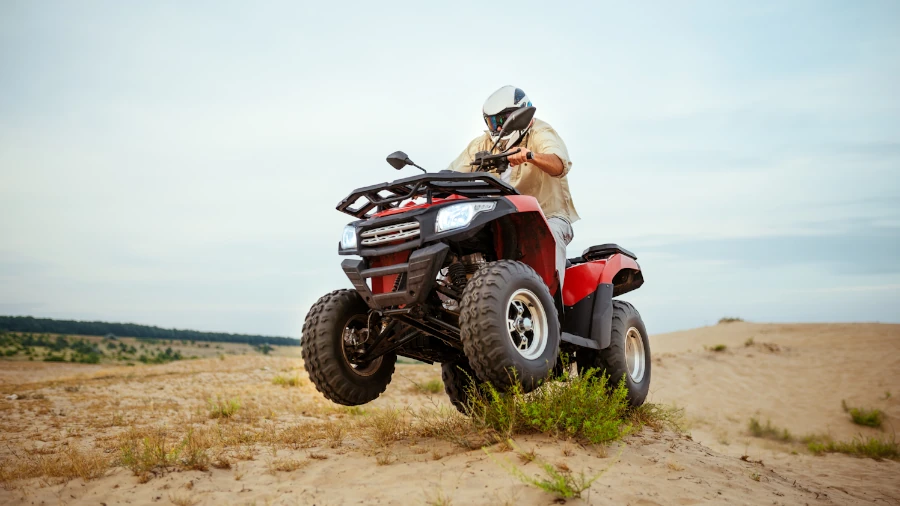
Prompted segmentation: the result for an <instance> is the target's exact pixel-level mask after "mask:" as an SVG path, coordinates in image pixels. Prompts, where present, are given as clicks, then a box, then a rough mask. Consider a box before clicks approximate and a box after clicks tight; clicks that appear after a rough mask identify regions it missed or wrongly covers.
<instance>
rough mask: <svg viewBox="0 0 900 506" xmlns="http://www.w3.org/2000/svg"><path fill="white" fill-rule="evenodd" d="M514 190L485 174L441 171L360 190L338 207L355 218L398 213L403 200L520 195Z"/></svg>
mask: <svg viewBox="0 0 900 506" xmlns="http://www.w3.org/2000/svg"><path fill="white" fill-rule="evenodd" d="M518 194H519V192H518V191H516V189H515V188H513V187H512V186H510V185H508V184H506V183H504V182H503V181H501V180H499V179H497V178H496V177H494V176H492V175H489V174H485V173H483V172H456V171H449V170H445V171H441V172H436V173H429V174H422V175H419V176H413V177H407V178H404V179H398V180H396V181H393V182H391V183H381V184H376V185H372V186H366V187H363V188H357V189H356V190H354V191H353V193H351V194H350V195H349V196H347V197H346V198H345V199H343V200H341V201H340V202H339V203H338V205H337V210H338V211H341V212H343V213H347V214H349V215H351V216H355V217H356V218H360V219H363V218H366V217H367V216H369V215H371V214H374V213H380V212H382V211H387V210H389V209H395V208H397V207H399V206H400V203H401V202H403V201H404V200H408V199H415V198H417V197H421V196H423V195H424V196H425V197H426V198H428V200H429V201H430V200H431V198H432V197H439V198H440V197H449V196H450V195H459V196H461V197H466V198H478V197H499V196H503V195H518Z"/></svg>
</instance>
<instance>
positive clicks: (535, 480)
mask: <svg viewBox="0 0 900 506" xmlns="http://www.w3.org/2000/svg"><path fill="white" fill-rule="evenodd" d="M507 444H508V445H509V446H510V447H512V448H513V449H515V450H516V451H517V452H518V453H519V454H522V452H521V450H519V448H518V447H516V445H515V443H513V441H512V440H507ZM484 452H485V453H486V454H487V455H488V457H490V458H491V460H494V461H495V462H497V463H498V464H499V465H500V466H501V467H502V468H504V469H505V470H506V471H507V472H509V473H510V474H512V475H513V476H514V477H516V478H517V479H519V480H520V481H521V482H522V483H525V484H528V485H532V486H534V487H537V488H539V489H541V490H543V491H544V492H547V493H550V494H553V495H554V496H556V498H557V500H559V501H563V502H564V501H566V500H568V499H576V498H579V497H581V494H582V492H584V491H585V490H588V489H590V488H591V485H592V484H593V483H594V482H595V481H597V479H598V478H600V476H602V475H603V473H604V472H606V470H605V469H604V470H603V471H600V472H599V473H597V474H596V475H594V476H588V475H586V474H585V473H584V471H582V472H579V473H578V474H576V473H574V472H573V471H572V470H570V469H569V468H568V467H567V466H565V465H564V464H563V465H560V466H554V465H552V464H549V463H547V462H543V461H541V460H539V459H536V458H534V459H532V460H535V461H536V462H537V463H538V465H539V466H540V468H541V471H542V474H541V475H539V476H529V475H527V474H525V472H523V471H522V469H520V468H519V467H518V466H516V465H515V464H511V463H509V462H505V461H499V460H497V459H495V458H494V456H493V455H492V454H491V453H490V452H488V450H487V448H484Z"/></svg>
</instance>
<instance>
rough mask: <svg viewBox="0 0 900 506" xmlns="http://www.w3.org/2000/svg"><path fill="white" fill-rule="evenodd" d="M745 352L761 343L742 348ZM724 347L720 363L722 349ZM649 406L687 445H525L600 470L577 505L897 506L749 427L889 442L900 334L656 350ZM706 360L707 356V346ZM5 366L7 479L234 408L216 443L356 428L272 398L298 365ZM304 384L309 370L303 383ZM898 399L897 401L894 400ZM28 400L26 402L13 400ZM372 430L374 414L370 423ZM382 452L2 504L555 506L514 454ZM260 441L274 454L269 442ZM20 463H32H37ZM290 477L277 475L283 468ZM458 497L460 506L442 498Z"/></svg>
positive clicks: (847, 460) (243, 457) (820, 460)
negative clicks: (874, 418)
mask: <svg viewBox="0 0 900 506" xmlns="http://www.w3.org/2000/svg"><path fill="white" fill-rule="evenodd" d="M750 338H752V339H753V342H752V344H749V345H747V344H746V343H747V342H748V340H749V339H750ZM720 344H724V345H725V346H726V348H725V350H724V351H712V348H713V347H714V346H716V345H720ZM651 346H652V349H653V352H654V355H655V359H654V363H653V380H652V384H651V400H652V401H653V402H659V403H667V404H672V403H674V404H676V405H677V406H679V407H682V408H684V409H685V414H686V419H687V422H688V430H687V432H686V433H685V434H676V433H674V432H670V431H664V432H655V431H653V430H650V429H646V430H644V431H643V432H641V433H639V434H636V435H633V436H629V437H627V438H626V439H625V440H624V442H623V443H621V444H614V445H612V446H610V447H602V446H601V447H598V446H581V445H578V444H576V443H574V442H564V441H559V440H557V439H554V438H551V437H549V436H525V437H517V438H516V440H515V444H516V445H518V446H519V447H520V448H521V449H522V450H524V451H530V450H534V452H535V455H536V456H537V457H538V459H537V461H544V462H548V463H551V464H555V465H564V466H565V467H567V468H569V469H571V470H572V471H574V472H582V471H583V472H584V473H586V474H587V475H591V476H593V475H596V474H598V473H600V472H601V471H604V473H603V474H602V475H601V476H600V477H599V478H598V479H597V480H596V481H595V482H594V483H593V485H592V486H591V488H590V489H589V490H588V491H587V492H585V494H584V496H583V497H582V498H581V499H573V500H570V501H569V503H570V504H635V505H637V504H643V505H652V504H866V503H878V504H881V503H883V504H900V463H898V462H895V461H875V460H872V459H867V458H855V457H850V456H846V455H839V454H829V455H826V456H813V455H811V454H810V453H809V452H808V451H807V450H806V449H805V446H804V445H803V444H802V443H800V442H781V441H772V440H768V439H761V438H757V437H752V436H750V435H749V433H748V430H747V427H748V422H749V420H750V418H751V417H756V418H758V419H760V420H761V421H766V420H770V421H771V423H772V425H773V426H776V427H778V428H785V429H787V430H789V431H790V432H791V433H792V434H794V435H796V436H797V438H799V437H801V436H803V435H807V434H824V433H827V434H829V435H830V436H831V437H833V438H835V439H841V440H844V439H849V438H852V437H853V436H855V435H858V434H862V435H865V436H868V435H877V436H878V437H891V435H892V434H893V432H894V424H895V423H896V420H897V419H898V417H900V403H898V400H897V399H898V397H900V374H898V371H900V354H898V353H897V352H898V351H900V325H877V324H861V325H805V324H804V325H763V324H749V323H732V324H724V325H716V326H712V327H707V328H701V329H695V330H691V331H686V332H677V333H672V334H660V335H654V336H652V337H651ZM704 346H705V347H706V348H708V349H704ZM8 364H9V363H8V362H0V370H2V373H0V393H2V394H3V397H2V399H0V429H2V441H0V443H2V444H0V447H2V449H0V458H2V459H3V464H4V466H5V467H6V468H10V466H13V465H14V464H16V463H17V462H18V461H21V460H23V459H25V458H26V456H27V455H28V452H27V451H30V452H31V455H34V454H38V453H41V452H43V453H46V454H48V455H52V454H54V452H56V453H57V454H60V455H69V454H66V453H65V452H66V451H67V450H66V449H67V448H75V447H78V448H88V449H95V450H96V451H97V452H98V454H99V455H100V456H104V455H105V456H106V458H108V459H114V458H117V457H118V456H119V455H120V447H119V446H118V445H120V444H121V441H122V439H121V438H122V434H124V433H126V432H127V431H128V430H129V428H133V427H140V426H164V425H166V424H167V425H168V427H169V428H170V429H171V430H173V431H177V430H181V429H183V428H184V426H185V425H186V424H191V423H193V424H197V426H203V425H204V424H205V425H206V426H209V425H210V424H213V423H220V422H218V421H217V422H214V421H211V420H209V419H208V416H207V410H208V406H207V402H208V401H209V399H215V398H218V397H222V398H231V397H235V398H240V399H241V406H242V407H241V411H240V416H239V417H238V418H237V419H236V420H235V421H227V420H226V421H221V423H220V425H216V426H217V427H219V430H237V428H239V427H240V426H241V425H240V424H247V427H253V428H254V429H253V430H259V431H265V430H269V431H270V432H271V433H273V434H274V433H275V432H277V431H279V430H282V431H288V430H290V428H291V427H294V426H297V425H298V424H303V423H307V422H309V421H316V420H325V419H328V420H346V419H352V418H353V417H354V416H360V415H355V414H353V412H349V411H347V410H343V409H341V408H337V407H335V406H333V405H331V404H330V403H328V402H327V401H324V400H323V399H322V398H321V396H320V395H319V394H318V393H317V392H316V391H315V389H314V388H313V387H312V386H311V385H310V384H309V383H308V382H306V383H305V384H303V385H302V386H299V387H281V386H277V385H274V384H273V383H272V379H273V377H274V376H275V375H277V374H282V375H292V374H294V373H296V372H297V371H298V370H302V369H301V368H302V365H301V363H300V361H299V359H292V358H284V357H274V358H270V357H227V358H226V359H225V360H218V359H210V360H196V361H186V362H178V363H172V364H166V365H160V366H146V367H136V368H97V367H96V366H90V367H86V368H84V369H77V368H74V366H66V367H69V368H70V369H66V371H65V372H66V374H65V375H63V374H51V375H47V370H46V369H45V367H46V366H45V365H44V364H32V365H25V364H24V363H20V364H16V365H15V366H9V365H8ZM301 377H302V378H305V373H302V374H301ZM439 377H440V373H439V369H438V368H436V367H433V366H422V365H400V366H398V369H397V373H396V375H395V377H394V380H393V382H392V384H391V385H390V387H389V388H388V391H387V392H386V394H385V395H384V396H383V397H382V398H380V399H378V400H377V401H375V402H373V403H371V404H370V405H367V406H365V407H364V408H363V409H364V410H369V411H370V412H373V410H377V409H378V408H391V407H399V408H404V409H405V408H410V409H417V408H420V407H423V406H429V405H433V404H437V405H444V404H445V397H444V396H443V394H442V393H440V394H437V395H429V394H425V393H422V391H421V390H419V389H417V388H416V387H415V386H414V382H415V383H419V384H424V383H426V382H427V381H429V380H433V379H437V378H439ZM888 393H890V395H888ZM10 394H17V395H18V396H19V397H20V398H19V399H16V400H6V396H7V395H10ZM842 400H844V401H846V402H847V403H848V404H849V405H853V406H864V407H867V408H878V409H880V410H882V411H883V412H884V413H885V414H886V419H885V425H884V427H883V429H881V430H879V429H874V428H868V427H861V426H858V425H854V424H853V423H851V421H850V419H849V416H848V415H847V413H845V412H844V410H843V408H842V404H841V403H842ZM362 416H365V415H362ZM399 439H400V440H399V441H397V442H394V443H392V444H390V445H389V446H385V447H380V448H373V446H372V442H371V441H370V440H368V439H367V437H363V436H362V435H360V434H353V433H350V434H345V435H344V437H343V438H342V439H341V440H340V441H337V442H336V443H334V442H333V443H332V444H321V442H318V443H315V444H311V445H306V446H305V447H304V445H303V444H283V442H284V441H283V439H282V440H278V441H281V443H276V442H274V441H275V439H272V438H269V439H266V438H264V437H262V436H260V437H258V438H257V439H255V440H253V441H249V440H248V441H249V442H248V443H247V444H245V445H237V446H236V447H235V448H232V449H230V450H229V452H230V453H229V455H231V456H232V459H231V460H232V464H231V467H230V468H229V469H217V468H215V467H209V469H208V470H207V471H197V470H192V471H174V470H173V471H172V472H168V473H156V474H155V475H153V476H148V477H146V478H151V479H149V481H146V482H145V483H141V481H143V480H142V479H140V478H139V477H137V476H135V474H134V473H132V472H131V471H130V470H128V469H126V468H123V467H113V468H111V469H110V470H108V471H105V474H104V473H102V472H101V473H100V474H104V475H103V476H102V477H99V478H96V479H91V480H89V481H83V480H82V479H80V478H78V479H73V480H71V481H67V482H65V483H59V481H60V480H57V479H53V478H48V477H44V478H32V479H27V480H22V481H6V482H5V483H4V485H5V488H4V489H3V490H0V503H3V504H58V503H66V504H101V503H105V504H166V503H173V502H174V503H178V504H317V505H324V504H426V503H441V502H440V501H441V500H442V499H443V500H444V504H447V503H449V504H457V505H461V504H517V505H518V504H552V503H553V502H554V497H553V496H552V495H550V494H548V493H546V492H543V491H541V490H538V489H536V488H534V487H531V486H529V485H525V484H523V483H522V482H520V481H519V480H517V479H516V478H514V477H513V476H512V475H511V474H510V473H509V472H508V471H507V470H506V469H504V467H503V465H504V464H506V465H508V464H509V463H514V464H515V465H516V466H519V467H520V468H521V469H522V470H523V471H524V472H526V473H535V472H537V470H538V467H537V466H538V463H537V461H536V462H531V463H527V464H523V463H522V462H521V461H519V460H518V459H517V458H516V453H515V452H514V451H502V450H503V448H500V447H498V446H496V445H495V446H493V447H490V448H489V449H488V452H490V454H488V452H485V451H484V450H482V449H472V450H467V449H465V448H461V447H459V446H458V445H454V444H452V443H450V442H447V441H442V440H439V439H434V438H423V437H414V436H409V437H400V438H399ZM261 441H265V442H261ZM26 450H27V451H26ZM279 467H280V468H281V469H283V470H279V469H278V468H279ZM447 501H449V502H447Z"/></svg>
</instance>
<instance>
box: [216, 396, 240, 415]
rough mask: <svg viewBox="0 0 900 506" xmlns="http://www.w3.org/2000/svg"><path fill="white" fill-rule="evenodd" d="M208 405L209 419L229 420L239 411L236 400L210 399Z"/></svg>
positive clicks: (238, 404)
mask: <svg viewBox="0 0 900 506" xmlns="http://www.w3.org/2000/svg"><path fill="white" fill-rule="evenodd" d="M208 404H209V417H210V418H231V417H232V416H234V414H235V413H237V411H238V410H239V409H241V403H240V401H238V400H237V399H228V400H227V401H226V400H223V399H217V400H212V399H210V400H209V401H208Z"/></svg>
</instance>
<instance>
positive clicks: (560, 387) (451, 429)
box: [0, 357, 677, 500]
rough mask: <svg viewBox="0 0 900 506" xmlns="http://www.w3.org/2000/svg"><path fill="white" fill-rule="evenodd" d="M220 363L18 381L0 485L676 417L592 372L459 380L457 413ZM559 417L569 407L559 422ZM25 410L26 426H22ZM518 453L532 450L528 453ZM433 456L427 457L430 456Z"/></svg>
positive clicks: (604, 435)
mask: <svg viewBox="0 0 900 506" xmlns="http://www.w3.org/2000/svg"><path fill="white" fill-rule="evenodd" d="M227 360H228V361H229V362H228V364H227V365H228V367H226V368H223V367H222V366H221V362H220V361H219V360H218V359H211V360H197V361H190V362H180V363H172V364H165V365H159V366H148V367H139V368H118V369H106V370H102V371H99V372H96V373H93V374H88V375H82V376H78V377H73V378H67V379H60V380H56V381H48V382H44V383H35V384H30V385H23V386H20V387H19V394H18V395H17V398H16V399H14V400H5V401H0V402H2V404H0V425H2V429H3V439H4V441H3V443H4V445H3V449H0V454H2V464H0V482H2V485H3V486H4V487H6V488H7V489H11V488H16V487H22V486H25V485H27V484H28V483H29V480H34V479H37V480H39V481H40V482H42V483H44V484H54V483H61V482H65V481H68V480H72V479H76V478H81V479H83V480H85V481H87V480H92V479H95V478H98V477H101V476H103V475H104V474H106V473H107V472H109V471H110V470H112V469H114V468H117V467H120V468H125V469H128V470H129V471H130V472H131V473H132V474H133V475H134V476H136V477H137V478H138V481H139V482H146V481H149V480H152V479H154V477H158V476H162V475H166V474H168V473H172V472H177V471H189V470H200V471H205V470H208V469H209V468H216V469H231V468H233V467H234V466H235V465H236V463H238V462H240V461H242V460H256V459H259V458H261V457H262V456H263V455H266V454H271V455H272V456H273V457H272V458H270V459H269V460H268V464H267V466H268V469H269V472H272V473H278V472H293V471H296V470H298V469H300V468H302V467H304V466H306V465H308V464H309V463H310V461H312V460H326V459H328V457H329V451H342V452H343V451H347V449H352V450H354V451H358V452H361V453H362V454H363V455H365V456H368V457H369V458H372V460H373V462H374V463H375V464H377V465H391V464H393V463H394V462H396V461H397V460H398V459H399V458H400V455H401V453H402V452H401V451H399V450H398V447H396V443H398V442H403V444H404V446H406V445H410V444H413V445H415V444H417V442H422V443H423V445H424V446H425V447H426V448H427V447H428V446H429V445H431V443H427V441H429V440H440V441H446V442H449V443H452V445H453V446H454V447H456V448H458V449H459V451H466V450H469V449H473V448H479V447H485V446H490V445H495V444H498V443H501V447H502V446H503V445H505V444H506V443H505V441H506V440H507V439H508V438H511V437H513V436H516V435H521V434H533V433H544V434H550V435H552V436H554V437H559V438H565V439H569V440H574V441H581V442H583V443H586V444H590V443H608V442H610V441H615V440H618V439H620V438H622V437H623V436H625V435H627V434H630V433H633V432H635V431H637V430H640V428H641V427H642V426H644V425H651V426H654V427H656V428H662V427H663V426H668V427H673V428H674V427H676V426H677V413H676V412H675V411H673V410H668V409H664V408H661V407H659V406H651V405H648V406H645V407H644V408H641V409H640V410H630V409H628V408H627V405H626V402H625V398H624V387H623V386H621V385H620V386H619V387H618V388H608V387H607V385H606V379H605V378H602V377H596V376H595V375H594V374H593V372H592V373H590V374H587V375H584V376H580V377H571V378H570V377H564V378H561V380H562V381H563V382H562V383H550V384H548V385H547V386H545V387H544V388H542V389H540V390H538V391H536V392H532V393H530V394H523V393H521V392H518V391H517V392H513V393H512V394H509V395H506V394H500V393H498V392H496V391H494V390H491V389H490V388H484V387H483V388H480V389H473V393H476V395H473V397H472V399H473V400H472V403H471V405H470V410H471V414H472V416H471V417H465V416H462V415H461V414H459V413H457V412H456V411H455V410H453V409H451V408H449V407H447V406H446V405H443V404H441V405H438V404H435V405H433V406H426V407H420V408H417V409H416V408H412V407H407V408H403V409H400V408H393V407H390V408H369V407H365V408H362V407H351V408H347V407H340V406H336V405H334V404H331V403H328V402H327V401H325V400H323V399H322V398H321V397H320V396H319V395H316V394H315V393H314V390H313V388H312V386H311V385H309V384H307V383H306V382H303V381H300V380H299V378H300V372H299V369H298V366H299V361H296V360H289V359H279V358H262V357H259V358H233V359H227ZM223 369H224V370H228V371H229V372H228V373H223V372H220V371H222V370H223ZM235 373H239V374H235ZM238 378H244V380H243V381H238ZM161 379H162V380H163V381H160V380H161ZM412 383H413V386H412V388H413V389H414V390H415V391H416V392H422V393H428V394H433V393H436V392H435V391H436V390H438V391H440V390H443V386H442V384H441V383H440V382H439V381H437V380H428V381H422V382H412ZM288 386H291V387H293V388H284V387H288ZM438 386H440V390H439V389H438ZM560 412H565V413H568V414H569V416H568V417H566V418H564V419H562V418H560V417H559V416H557V415H558V413H560ZM26 419H27V420H29V423H28V424H22V423H21V421H22V420H26ZM100 429H102V430H100ZM572 438H574V439H572ZM348 444H349V445H350V446H349V447H348ZM280 450H289V451H295V450H303V451H305V452H306V456H305V458H297V457H296V456H289V457H280V458H275V457H274V455H276V454H277V453H278V451H280ZM427 451H428V450H425V449H423V453H424V452H427ZM522 455H524V456H525V457H523V458H525V459H526V460H528V459H530V460H534V459H535V458H536V455H535V454H534V452H533V451H532V453H531V454H530V457H529V454H528V453H525V452H522ZM442 457H443V455H442V454H440V453H438V452H436V451H432V452H431V457H430V458H432V459H440V458H442ZM542 468H543V469H544V471H545V472H546V474H547V476H546V477H545V478H542V479H540V480H538V481H528V480H526V481H527V482H529V483H532V484H534V485H536V486H538V487H540V488H542V489H545V490H548V491H551V492H553V493H556V494H557V495H559V496H560V497H564V498H565V497H574V496H577V495H578V494H579V493H580V492H581V490H583V489H584V488H585V487H587V486H589V485H590V483H591V482H592V480H590V479H588V478H585V477H584V476H582V475H580V474H578V473H574V472H571V471H568V470H560V469H558V468H553V469H551V468H550V467H547V465H543V464H542ZM235 472H236V476H235V478H236V479H237V478H238V477H239V474H240V473H239V472H237V471H235ZM511 472H513V474H514V475H517V473H516V471H514V470H513V471H511ZM529 480H530V478H529ZM184 497H189V496H184ZM184 497H181V496H179V498H180V499H179V500H182V499H184ZM184 500H188V499H184Z"/></svg>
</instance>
